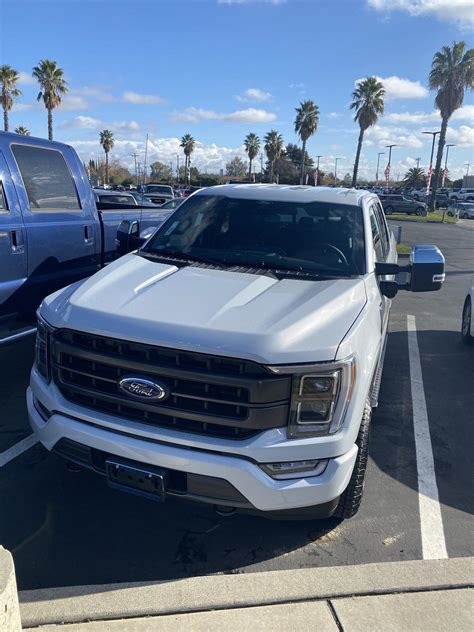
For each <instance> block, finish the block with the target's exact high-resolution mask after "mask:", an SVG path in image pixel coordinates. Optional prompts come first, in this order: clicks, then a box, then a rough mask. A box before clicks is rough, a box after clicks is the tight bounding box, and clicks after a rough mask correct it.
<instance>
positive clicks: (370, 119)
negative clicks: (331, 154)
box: [351, 77, 385, 187]
mask: <svg viewBox="0 0 474 632" xmlns="http://www.w3.org/2000/svg"><path fill="white" fill-rule="evenodd" d="M384 96H385V88H384V87H383V85H382V84H381V83H380V81H378V80H377V78H376V77H367V79H364V80H363V81H360V82H359V83H358V84H357V87H356V89H355V90H354V92H353V93H352V103H351V110H355V115H354V121H356V122H357V123H359V127H360V133H359V140H358V142H357V151H356V157H355V160H354V172H353V174H352V186H353V187H355V186H356V184H357V171H358V169H359V160H360V152H361V150H362V143H363V140H364V134H365V132H366V130H368V129H369V127H371V126H372V125H375V123H376V122H377V121H378V119H379V116H382V114H383V112H384V107H385V104H384Z"/></svg>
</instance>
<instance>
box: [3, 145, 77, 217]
mask: <svg viewBox="0 0 474 632" xmlns="http://www.w3.org/2000/svg"><path fill="white" fill-rule="evenodd" d="M12 152H13V155H14V156H15V159H16V162H17V164H18V168H19V170H20V173H21V177H22V179H23V183H24V185H25V189H26V194H27V196H28V202H29V205H30V210H31V211H32V212H58V211H77V210H80V208H81V205H80V203H79V198H78V195H77V191H76V185H75V184H74V180H73V178H72V175H71V173H70V171H69V168H68V166H67V164H66V161H65V159H64V156H63V155H62V153H61V152H60V151H57V150H55V149H43V148H42V147H31V146H29V145H12Z"/></svg>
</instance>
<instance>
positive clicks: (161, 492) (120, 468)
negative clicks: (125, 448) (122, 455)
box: [105, 459, 168, 502]
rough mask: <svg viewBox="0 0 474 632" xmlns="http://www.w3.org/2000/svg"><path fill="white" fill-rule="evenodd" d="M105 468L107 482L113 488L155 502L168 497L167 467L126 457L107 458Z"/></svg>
mask: <svg viewBox="0 0 474 632" xmlns="http://www.w3.org/2000/svg"><path fill="white" fill-rule="evenodd" d="M105 470H106V474H107V483H108V485H109V487H111V488H112V489H117V490H119V491H122V492H127V493H128V494H133V495H134V496H142V497H145V498H149V499H151V500H154V501H155V502H163V501H164V500H165V498H166V486H167V482H168V472H167V470H165V469H162V468H159V467H154V466H153V465H141V464H140V463H133V462H130V461H127V460H125V459H124V460H120V459H107V461H106V462H105Z"/></svg>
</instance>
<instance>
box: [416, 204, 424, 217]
mask: <svg viewBox="0 0 474 632" xmlns="http://www.w3.org/2000/svg"><path fill="white" fill-rule="evenodd" d="M424 210H425V209H424V208H423V207H422V206H419V207H418V208H417V209H416V214H417V215H418V217H421V216H422V215H423V211H424Z"/></svg>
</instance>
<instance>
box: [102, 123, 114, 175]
mask: <svg viewBox="0 0 474 632" xmlns="http://www.w3.org/2000/svg"><path fill="white" fill-rule="evenodd" d="M99 137H100V144H101V145H102V149H103V150H104V153H105V183H106V184H109V152H110V151H111V150H112V149H113V146H114V144H115V142H114V135H113V132H111V131H110V130H109V129H104V130H102V131H101V132H100V134H99Z"/></svg>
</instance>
